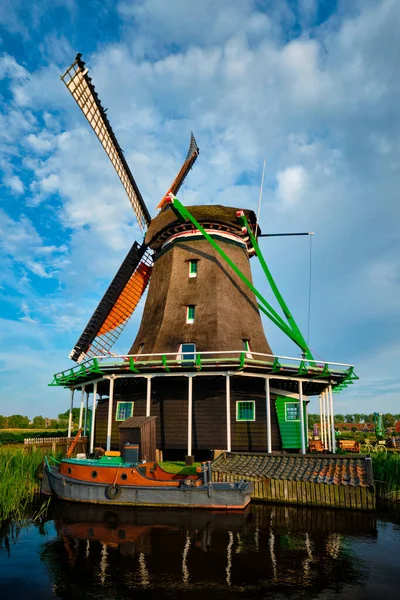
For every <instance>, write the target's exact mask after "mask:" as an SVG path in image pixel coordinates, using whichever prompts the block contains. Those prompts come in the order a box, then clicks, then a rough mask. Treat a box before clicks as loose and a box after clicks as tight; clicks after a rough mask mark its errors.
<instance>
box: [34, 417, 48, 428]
mask: <svg viewBox="0 0 400 600" xmlns="http://www.w3.org/2000/svg"><path fill="white" fill-rule="evenodd" d="M32 427H33V429H45V428H46V419H45V418H44V417H42V416H40V415H39V416H37V417H33V419H32Z"/></svg>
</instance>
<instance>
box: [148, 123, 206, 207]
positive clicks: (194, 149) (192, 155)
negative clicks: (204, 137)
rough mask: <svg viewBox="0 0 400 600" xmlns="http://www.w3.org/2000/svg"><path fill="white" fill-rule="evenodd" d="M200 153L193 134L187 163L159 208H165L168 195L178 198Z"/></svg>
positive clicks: (186, 159)
mask: <svg viewBox="0 0 400 600" xmlns="http://www.w3.org/2000/svg"><path fill="white" fill-rule="evenodd" d="M199 152H200V150H199V147H198V145H197V142H196V139H195V137H194V135H193V133H191V134H190V144H189V150H188V153H187V156H186V158H185V162H184V163H183V165H182V167H181V170H180V171H179V173H178V175H177V176H176V177H175V179H174V181H173V182H172V185H171V187H170V188H169V190H168V192H167V193H166V194H165V196H164V197H163V199H162V200H161V202H160V203H159V205H158V206H157V208H163V207H164V206H165V205H166V197H167V196H168V194H170V193H172V194H173V195H174V196H176V194H177V193H178V190H179V189H180V187H181V185H182V183H183V182H184V181H185V179H186V176H187V174H188V173H189V171H190V169H191V168H192V167H193V165H194V163H195V161H196V159H197V157H198V155H199Z"/></svg>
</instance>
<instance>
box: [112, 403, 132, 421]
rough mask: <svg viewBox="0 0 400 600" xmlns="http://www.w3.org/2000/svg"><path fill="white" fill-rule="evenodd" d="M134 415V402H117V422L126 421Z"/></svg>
mask: <svg viewBox="0 0 400 600" xmlns="http://www.w3.org/2000/svg"><path fill="white" fill-rule="evenodd" d="M132 415H133V402H117V410H116V412H115V420H116V421H125V419H129V417H131V416H132Z"/></svg>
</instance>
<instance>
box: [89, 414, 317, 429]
mask: <svg viewBox="0 0 400 600" xmlns="http://www.w3.org/2000/svg"><path fill="white" fill-rule="evenodd" d="M91 412H92V411H89V412H88V419H89V418H91V417H89V413H91ZM315 423H319V415H318V414H317V413H308V426H309V428H310V429H311V428H312V427H314V425H315Z"/></svg>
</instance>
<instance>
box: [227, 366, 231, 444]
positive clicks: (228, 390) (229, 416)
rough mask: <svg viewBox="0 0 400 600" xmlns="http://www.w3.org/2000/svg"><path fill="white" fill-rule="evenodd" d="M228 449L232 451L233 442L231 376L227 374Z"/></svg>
mask: <svg viewBox="0 0 400 600" xmlns="http://www.w3.org/2000/svg"><path fill="white" fill-rule="evenodd" d="M226 451H227V452H231V451H232V442H231V378H230V376H229V375H227V376H226Z"/></svg>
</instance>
